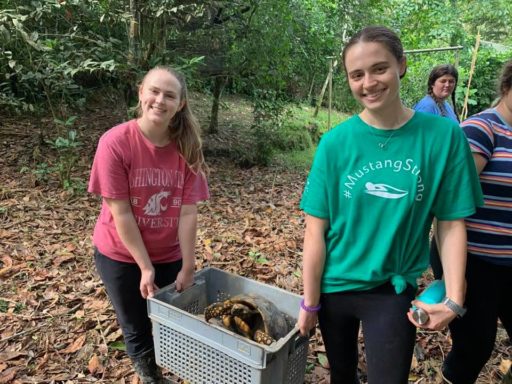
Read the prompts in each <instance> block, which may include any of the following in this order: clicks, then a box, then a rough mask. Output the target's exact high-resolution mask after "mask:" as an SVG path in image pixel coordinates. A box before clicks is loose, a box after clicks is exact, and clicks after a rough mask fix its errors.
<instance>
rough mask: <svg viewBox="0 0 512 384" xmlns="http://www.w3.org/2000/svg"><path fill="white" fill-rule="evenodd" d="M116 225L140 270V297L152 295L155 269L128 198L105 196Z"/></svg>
mask: <svg viewBox="0 0 512 384" xmlns="http://www.w3.org/2000/svg"><path fill="white" fill-rule="evenodd" d="M105 202H106V203H107V206H108V208H109V209H110V212H111V213H112V217H113V218H114V224H115V226H116V230H117V233H118V235H119V237H120V238H121V241H122V242H123V245H124V246H125V247H126V249H127V250H128V252H130V255H131V256H132V257H133V259H134V260H135V262H136V263H137V265H138V266H139V268H140V270H141V274H142V277H141V280H140V293H141V295H142V297H144V298H147V297H148V296H149V297H151V296H153V293H154V291H155V290H156V289H157V287H156V285H155V283H154V280H155V269H154V268H153V265H152V264H151V260H150V259H149V255H148V251H147V249H146V246H145V245H144V242H143V240H142V235H141V234H140V230H139V227H138V225H137V222H136V221H135V216H133V212H132V207H131V205H130V202H129V201H128V200H117V199H107V198H105Z"/></svg>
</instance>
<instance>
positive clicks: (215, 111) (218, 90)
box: [208, 75, 227, 134]
mask: <svg viewBox="0 0 512 384" xmlns="http://www.w3.org/2000/svg"><path fill="white" fill-rule="evenodd" d="M226 82H227V76H222V75H219V76H216V77H215V84H214V86H213V103H212V113H211V117H210V126H209V127H208V133H212V134H215V133H218V132H219V104H220V97H221V96H222V91H223V90H224V87H225V86H226Z"/></svg>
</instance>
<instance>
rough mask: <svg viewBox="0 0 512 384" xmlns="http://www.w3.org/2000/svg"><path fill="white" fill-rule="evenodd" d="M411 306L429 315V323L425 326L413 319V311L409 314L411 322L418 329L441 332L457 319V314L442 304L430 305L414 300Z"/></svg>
mask: <svg viewBox="0 0 512 384" xmlns="http://www.w3.org/2000/svg"><path fill="white" fill-rule="evenodd" d="M411 304H412V305H413V306H415V307H417V308H421V309H423V310H424V311H425V312H426V313H427V314H428V321H427V322H426V323H425V324H419V323H417V322H416V321H415V320H414V318H413V317H412V310H410V311H409V312H408V313H407V317H408V318H409V321H410V322H411V323H413V324H414V325H415V326H416V327H418V328H423V329H430V330H433V331H441V330H443V329H444V328H446V326H447V325H448V324H449V323H450V322H451V321H452V320H453V319H455V317H457V315H456V314H455V312H453V311H452V310H451V309H450V308H448V307H447V306H446V305H444V304H442V303H439V304H430V305H429V304H425V303H423V302H422V301H419V300H414V301H412V303H411Z"/></svg>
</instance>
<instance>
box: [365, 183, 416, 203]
mask: <svg viewBox="0 0 512 384" xmlns="http://www.w3.org/2000/svg"><path fill="white" fill-rule="evenodd" d="M364 186H365V187H366V190H365V192H366V193H368V194H369V195H373V196H377V197H382V198H384V199H401V198H402V197H404V196H406V195H407V194H408V193H409V192H407V191H404V190H401V189H398V188H395V187H392V186H391V185H386V184H373V183H370V182H368V183H366V184H365V185H364Z"/></svg>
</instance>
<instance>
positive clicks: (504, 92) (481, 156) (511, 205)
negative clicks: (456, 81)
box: [443, 60, 512, 384]
mask: <svg viewBox="0 0 512 384" xmlns="http://www.w3.org/2000/svg"><path fill="white" fill-rule="evenodd" d="M499 95H500V98H499V100H498V102H497V104H496V106H495V107H493V108H490V109H487V110H485V111H483V112H480V113H478V114H476V115H473V116H471V117H470V118H468V119H467V120H465V121H464V122H463V123H462V124H461V127H462V129H463V130H464V132H465V133H466V136H467V138H468V141H469V144H470V147H471V151H472V152H473V157H474V160H475V165H476V168H477V171H478V172H479V174H480V182H481V185H482V191H483V193H484V199H485V205H484V206H483V207H481V208H477V212H476V213H475V214H474V215H472V216H470V217H468V218H466V227H467V233H468V247H467V248H468V258H467V270H466V280H467V292H466V301H465V304H466V308H467V313H466V315H465V316H464V317H463V318H459V319H456V320H454V321H452V322H451V323H450V331H451V336H452V340H453V346H452V350H451V351H450V353H449V354H448V356H447V358H446V360H445V362H444V366H443V375H444V376H445V379H448V380H449V381H450V382H453V383H456V384H466V383H474V382H475V381H476V380H477V378H478V375H479V373H480V371H481V369H482V368H483V367H484V365H485V364H486V362H487V360H488V359H489V357H490V356H491V353H492V351H493V348H494V343H495V339H496V332H497V324H498V319H500V320H501V323H502V324H503V326H504V328H505V329H506V331H507V333H508V336H509V338H511V336H512V298H511V295H512V60H511V61H509V62H507V63H506V64H505V65H504V67H503V71H502V75H501V78H500V80H499ZM461 193H464V191H461Z"/></svg>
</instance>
